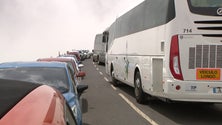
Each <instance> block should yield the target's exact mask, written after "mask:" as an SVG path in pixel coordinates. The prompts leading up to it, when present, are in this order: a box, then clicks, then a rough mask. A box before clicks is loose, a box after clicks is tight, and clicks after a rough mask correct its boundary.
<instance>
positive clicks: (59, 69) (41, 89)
mask: <svg viewBox="0 0 222 125" xmlns="http://www.w3.org/2000/svg"><path fill="white" fill-rule="evenodd" d="M82 67H83V64H80V63H79V62H78V61H77V60H76V59H75V58H73V57H72V56H70V57H67V56H66V57H56V58H40V59H38V60H37V61H33V62H6V63H1V64H0V86H1V87H0V89H3V90H10V89H12V92H6V93H8V94H5V96H4V94H1V96H0V99H1V98H8V96H9V99H5V100H6V101H8V102H9V103H10V101H9V100H11V101H12V102H13V103H10V104H8V105H10V106H11V107H7V103H5V102H0V106H1V104H3V103H4V104H3V105H6V108H5V107H1V109H2V110H3V112H1V111H0V117H1V118H4V119H6V120H4V119H1V120H0V124H1V123H5V124H13V123H11V122H10V120H9V118H12V117H13V115H16V113H17V115H18V116H20V114H23V113H24V115H28V114H25V113H26V112H23V111H26V110H22V109H19V108H20V107H23V108H24V107H28V106H27V105H29V109H27V110H28V111H30V112H29V113H32V114H29V115H28V117H31V118H30V120H33V119H35V121H36V123H35V122H33V123H31V124H32V125H35V124H36V125H40V124H39V122H40V121H42V122H41V125H45V124H53V125H54V124H58V125H67V124H69V125H71V124H70V123H72V124H74V125H75V124H77V125H82V111H81V105H80V104H81V100H80V96H81V94H82V93H83V92H84V91H85V90H86V89H87V88H88V85H85V84H82V83H80V79H81V78H83V77H85V76H86V74H85V72H83V71H81V68H82ZM12 83H13V84H12ZM10 84H12V86H8V85H10ZM24 86H25V87H24ZM1 92H3V93H4V92H5V91H1ZM1 92H0V93H1ZM20 92H21V93H20ZM23 92H24V93H23ZM13 93H14V94H15V95H14V96H15V97H14V96H12V95H13ZM32 93H36V95H35V94H32ZM47 93H48V94H47ZM17 95H18V97H16V96H17ZM39 95H42V96H39ZM50 95H51V96H50ZM61 95H62V96H61ZM3 96H4V97H3ZM29 96H30V97H29ZM26 98H30V99H27V100H26ZM39 98H41V99H39ZM63 98H64V99H63ZM14 99H15V100H14ZM24 99H25V101H24ZM44 100H45V102H46V103H44V104H43V102H44ZM64 100H65V101H64ZM24 102H28V104H27V103H25V104H24V105H23V103H24ZM21 103H22V104H21ZM17 105H19V106H18V107H16V106H17ZM20 105H21V106H20ZM36 105H37V106H36ZM41 106H43V107H41ZM1 109H0V110H1ZM14 110H19V111H21V112H16V111H15V112H14ZM42 110H44V111H42ZM28 111H27V113H28ZM38 111H39V112H38ZM59 111H61V112H59ZM11 112H12V113H11ZM35 112H38V113H35ZM57 112H59V113H57ZM34 113H35V114H36V115H40V116H38V117H35V115H33V114H34ZM55 113H56V114H55ZM32 115H33V117H32ZM8 116H9V118H8ZM59 116H64V117H62V118H61V117H59ZM66 116H67V117H66ZM23 117H25V116H22V115H21V117H18V118H16V120H18V121H17V122H18V123H21V124H23V123H22V119H23ZM39 117H41V118H39ZM57 118H58V123H55V122H57V121H56V119H57ZM73 118H74V119H73ZM42 119H44V120H42ZM16 120H15V121H16ZM54 120H55V121H54ZM13 122H14V121H13ZM5 124H4V125H5ZM24 124H27V125H28V123H24ZM24 124H23V125H24Z"/></svg>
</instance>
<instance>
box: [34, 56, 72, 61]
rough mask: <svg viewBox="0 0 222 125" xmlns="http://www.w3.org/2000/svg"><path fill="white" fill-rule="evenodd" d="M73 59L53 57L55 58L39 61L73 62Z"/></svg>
mask: <svg viewBox="0 0 222 125" xmlns="http://www.w3.org/2000/svg"><path fill="white" fill-rule="evenodd" d="M71 60H72V59H71V58H61V57H55V58H54V57H53V58H40V59H38V60H37V61H71Z"/></svg>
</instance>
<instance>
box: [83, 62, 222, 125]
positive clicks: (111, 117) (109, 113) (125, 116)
mask: <svg viewBox="0 0 222 125" xmlns="http://www.w3.org/2000/svg"><path fill="white" fill-rule="evenodd" d="M83 64H84V65H85V66H84V68H83V71H85V72H86V77H85V78H84V79H83V80H82V81H81V82H82V83H84V84H88V86H89V88H88V90H87V91H86V92H85V93H84V94H83V95H82V101H83V125H178V124H182V125H222V104H214V105H211V104H200V103H199V104H192V103H166V102H162V101H159V100H153V101H152V102H151V103H150V102H149V103H148V102H147V103H145V104H143V105H141V104H138V103H137V102H136V100H135V98H134V93H133V88H132V87H129V86H127V85H124V84H123V85H121V86H119V87H114V86H112V84H111V83H110V78H109V76H108V75H107V74H106V73H105V67H104V66H102V65H97V64H94V63H93V62H92V60H91V59H88V60H85V61H84V62H83Z"/></svg>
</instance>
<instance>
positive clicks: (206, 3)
mask: <svg viewBox="0 0 222 125" xmlns="http://www.w3.org/2000/svg"><path fill="white" fill-rule="evenodd" d="M190 2H191V5H192V6H193V7H222V0H190Z"/></svg>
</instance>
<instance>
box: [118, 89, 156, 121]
mask: <svg viewBox="0 0 222 125" xmlns="http://www.w3.org/2000/svg"><path fill="white" fill-rule="evenodd" d="M119 96H121V97H122V98H123V99H124V100H125V101H126V102H127V103H128V104H129V105H130V106H131V107H132V108H133V109H134V110H135V111H136V112H137V113H138V114H139V115H141V116H142V117H143V118H144V119H146V120H147V121H148V122H149V123H150V124H152V125H158V124H157V123H156V122H155V121H154V120H152V119H151V118H150V117H149V116H147V115H146V114H145V113H143V112H142V111H141V110H140V109H139V108H137V107H136V106H135V105H134V104H133V103H132V102H131V101H130V100H129V99H127V98H126V97H125V96H124V95H123V94H121V93H119Z"/></svg>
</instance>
